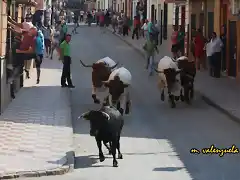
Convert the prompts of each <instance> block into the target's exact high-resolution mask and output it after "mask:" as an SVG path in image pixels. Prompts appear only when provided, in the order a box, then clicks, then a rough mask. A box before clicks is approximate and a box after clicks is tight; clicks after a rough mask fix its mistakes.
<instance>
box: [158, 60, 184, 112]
mask: <svg viewBox="0 0 240 180" xmlns="http://www.w3.org/2000/svg"><path fill="white" fill-rule="evenodd" d="M155 71H156V72H157V73H158V76H159V77H158V88H159V89H160V91H161V100H162V101H164V99H165V94H164V89H165V88H167V89H168V97H169V102H170V103H171V107H172V108H175V107H176V103H175V100H179V98H180V92H181V84H180V77H179V73H180V71H181V70H180V69H179V68H178V65H177V62H176V61H175V60H174V59H172V58H171V57H168V56H164V57H163V58H162V59H160V61H159V63H158V68H157V69H156V68H155Z"/></svg>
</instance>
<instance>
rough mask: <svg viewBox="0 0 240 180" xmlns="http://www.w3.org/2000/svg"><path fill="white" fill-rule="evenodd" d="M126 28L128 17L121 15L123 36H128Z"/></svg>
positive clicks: (127, 28)
mask: <svg viewBox="0 0 240 180" xmlns="http://www.w3.org/2000/svg"><path fill="white" fill-rule="evenodd" d="M128 30H129V19H128V17H127V16H126V15H124V17H123V36H125V35H127V36H128Z"/></svg>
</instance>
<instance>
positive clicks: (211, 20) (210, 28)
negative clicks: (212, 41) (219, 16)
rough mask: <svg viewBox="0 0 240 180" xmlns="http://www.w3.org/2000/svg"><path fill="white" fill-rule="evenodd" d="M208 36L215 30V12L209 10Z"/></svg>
mask: <svg viewBox="0 0 240 180" xmlns="http://www.w3.org/2000/svg"><path fill="white" fill-rule="evenodd" d="M207 30H208V33H207V35H208V37H210V36H211V35H212V33H213V32H214V13H213V12H208V28H207Z"/></svg>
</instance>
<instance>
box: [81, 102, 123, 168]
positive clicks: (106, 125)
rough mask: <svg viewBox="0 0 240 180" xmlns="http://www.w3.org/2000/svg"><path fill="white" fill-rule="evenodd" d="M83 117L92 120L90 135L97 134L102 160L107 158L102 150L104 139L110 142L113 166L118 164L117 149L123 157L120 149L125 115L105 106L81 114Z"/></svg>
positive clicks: (120, 157)
mask: <svg viewBox="0 0 240 180" xmlns="http://www.w3.org/2000/svg"><path fill="white" fill-rule="evenodd" d="M81 118H84V119H86V120H89V121H90V135H91V136H95V139H96V142H97V146H98V150H99V159H100V162H103V161H104V160H105V157H104V155H103V152H102V141H103V143H104V144H105V145H106V143H109V144H110V150H111V151H110V152H111V153H112V156H113V167H117V166H118V162H117V160H116V149H117V150H118V158H119V159H122V158H123V157H122V153H121V151H120V135H121V131H122V128H123V125H124V120H123V117H122V116H121V114H120V112H119V111H118V110H117V109H116V108H114V107H110V106H103V107H102V108H101V109H100V110H98V111H95V110H91V111H89V112H86V113H84V114H82V115H81Z"/></svg>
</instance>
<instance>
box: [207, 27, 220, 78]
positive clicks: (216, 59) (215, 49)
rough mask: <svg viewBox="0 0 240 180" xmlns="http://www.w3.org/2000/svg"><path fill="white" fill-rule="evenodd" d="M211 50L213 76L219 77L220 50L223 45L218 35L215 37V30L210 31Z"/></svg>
mask: <svg viewBox="0 0 240 180" xmlns="http://www.w3.org/2000/svg"><path fill="white" fill-rule="evenodd" d="M210 43H211V46H210V47H211V49H212V50H211V51H212V53H213V55H212V65H213V72H214V74H213V76H214V77H215V78H220V75H221V51H222V47H223V43H222V40H221V39H220V37H217V34H216V32H213V33H212V39H211V42H210Z"/></svg>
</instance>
